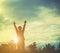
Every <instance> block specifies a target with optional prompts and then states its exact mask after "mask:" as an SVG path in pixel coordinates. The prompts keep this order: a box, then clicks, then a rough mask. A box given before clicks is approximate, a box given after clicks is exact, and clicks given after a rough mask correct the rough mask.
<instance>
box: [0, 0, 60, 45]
mask: <svg viewBox="0 0 60 53" xmlns="http://www.w3.org/2000/svg"><path fill="white" fill-rule="evenodd" d="M24 20H26V21H27V25H26V30H25V35H24V36H25V43H26V45H28V44H31V43H33V42H37V43H41V44H46V43H51V44H53V43H57V42H59V41H60V0H0V43H4V42H5V43H6V42H9V41H11V40H12V39H13V37H15V36H16V32H15V29H14V26H13V22H14V21H15V22H16V25H17V26H19V25H21V26H22V27H23V24H24Z"/></svg>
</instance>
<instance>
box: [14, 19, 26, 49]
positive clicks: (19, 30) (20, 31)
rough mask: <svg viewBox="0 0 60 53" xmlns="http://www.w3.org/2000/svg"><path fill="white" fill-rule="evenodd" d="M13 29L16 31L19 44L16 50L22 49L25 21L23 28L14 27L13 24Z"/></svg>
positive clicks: (23, 45) (23, 46)
mask: <svg viewBox="0 0 60 53" xmlns="http://www.w3.org/2000/svg"><path fill="white" fill-rule="evenodd" d="M13 24H14V28H15V30H16V33H17V37H18V39H19V42H18V49H24V48H25V42H24V40H25V39H24V31H25V26H26V20H25V21H24V26H23V28H22V27H21V26H18V28H17V26H16V23H15V22H14V23H13Z"/></svg>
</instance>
